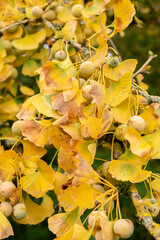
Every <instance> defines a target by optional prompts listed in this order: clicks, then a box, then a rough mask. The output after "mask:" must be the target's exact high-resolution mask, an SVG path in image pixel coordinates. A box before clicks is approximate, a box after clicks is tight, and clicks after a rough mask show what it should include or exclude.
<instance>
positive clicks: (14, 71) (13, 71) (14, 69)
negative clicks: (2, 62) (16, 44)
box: [10, 68, 18, 78]
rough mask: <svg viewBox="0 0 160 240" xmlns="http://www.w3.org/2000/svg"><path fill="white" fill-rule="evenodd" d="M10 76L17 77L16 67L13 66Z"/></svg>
mask: <svg viewBox="0 0 160 240" xmlns="http://www.w3.org/2000/svg"><path fill="white" fill-rule="evenodd" d="M10 77H11V78H17V77H18V71H17V69H16V68H13V70H12V74H11V76H10Z"/></svg>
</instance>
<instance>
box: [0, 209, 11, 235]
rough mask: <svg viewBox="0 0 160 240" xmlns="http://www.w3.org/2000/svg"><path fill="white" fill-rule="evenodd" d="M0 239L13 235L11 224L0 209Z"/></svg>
mask: <svg viewBox="0 0 160 240" xmlns="http://www.w3.org/2000/svg"><path fill="white" fill-rule="evenodd" d="M0 223H1V224H0V239H4V238H8V237H9V236H11V235H14V233H13V229H12V226H11V224H10V222H9V221H8V219H7V218H6V217H5V216H4V215H3V213H2V212H1V211H0Z"/></svg>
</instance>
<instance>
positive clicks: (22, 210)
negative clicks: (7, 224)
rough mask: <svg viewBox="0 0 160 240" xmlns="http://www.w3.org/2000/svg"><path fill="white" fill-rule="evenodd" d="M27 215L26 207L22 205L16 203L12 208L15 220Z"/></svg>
mask: <svg viewBox="0 0 160 240" xmlns="http://www.w3.org/2000/svg"><path fill="white" fill-rule="evenodd" d="M26 214H27V208H26V205H25V204H23V203H17V204H16V205H14V207H13V216H14V217H15V219H17V220H18V219H22V218H24V217H25V216H26Z"/></svg>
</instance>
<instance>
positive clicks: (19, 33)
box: [4, 26, 23, 40]
mask: <svg viewBox="0 0 160 240" xmlns="http://www.w3.org/2000/svg"><path fill="white" fill-rule="evenodd" d="M22 34H23V28H22V26H18V28H17V30H16V31H15V32H14V33H9V32H8V31H4V38H5V39H7V40H12V39H15V38H20V37H21V36H22Z"/></svg>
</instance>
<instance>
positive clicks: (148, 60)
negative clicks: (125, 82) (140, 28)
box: [132, 53, 157, 78]
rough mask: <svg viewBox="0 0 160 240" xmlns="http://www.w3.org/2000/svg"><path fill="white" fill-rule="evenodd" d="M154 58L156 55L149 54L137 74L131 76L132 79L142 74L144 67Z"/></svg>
mask: <svg viewBox="0 0 160 240" xmlns="http://www.w3.org/2000/svg"><path fill="white" fill-rule="evenodd" d="M156 57H157V55H154V54H153V53H151V54H149V58H148V59H147V61H146V62H145V63H144V64H143V65H142V66H141V68H140V69H139V70H138V71H137V72H135V73H134V74H133V75H132V78H134V77H136V76H137V75H138V74H140V73H144V70H145V67H146V66H147V65H148V64H149V63H150V62H151V61H152V60H153V59H155V58H156Z"/></svg>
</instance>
